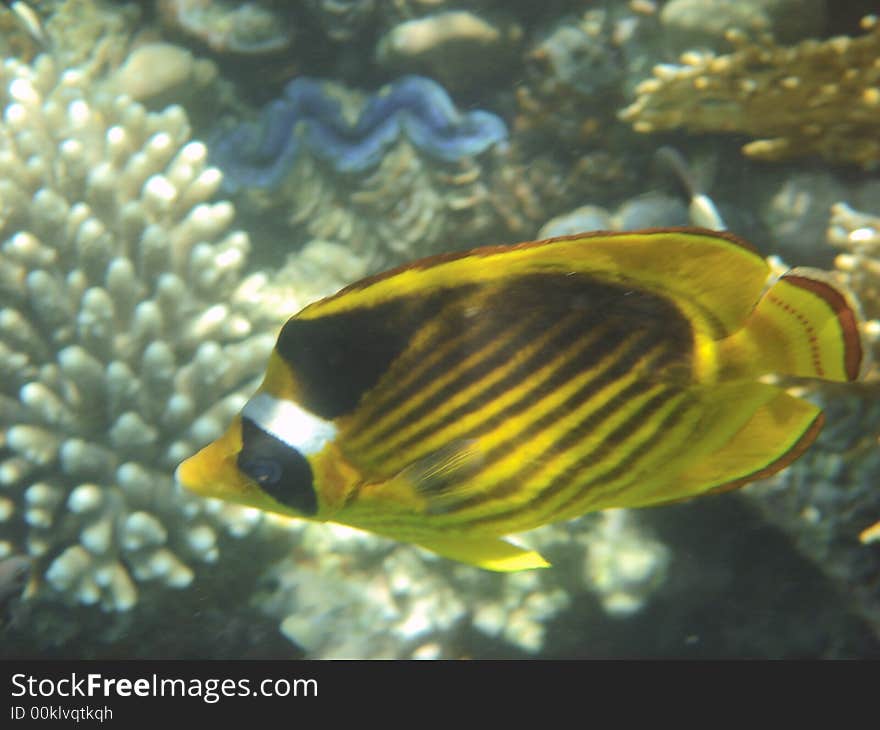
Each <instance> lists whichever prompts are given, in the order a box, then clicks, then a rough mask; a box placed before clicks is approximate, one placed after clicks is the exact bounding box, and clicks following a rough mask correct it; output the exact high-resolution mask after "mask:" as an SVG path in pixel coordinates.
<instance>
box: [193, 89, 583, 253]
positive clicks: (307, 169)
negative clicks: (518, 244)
mask: <svg viewBox="0 0 880 730" xmlns="http://www.w3.org/2000/svg"><path fill="white" fill-rule="evenodd" d="M350 120H354V121H350ZM505 138H506V127H505V125H504V123H503V122H502V121H501V119H500V118H498V117H496V116H495V115H492V114H490V113H488V112H482V111H470V112H467V113H466V114H460V113H459V112H457V110H456V109H455V107H454V106H453V105H452V103H451V101H450V100H449V97H448V96H447V95H446V93H445V91H443V89H442V87H440V86H439V85H437V84H436V83H434V82H432V81H430V80H428V79H424V78H419V77H407V78H404V79H402V80H400V81H398V82H396V83H395V84H393V85H391V86H390V87H389V88H388V89H386V92H385V93H380V94H378V95H376V96H374V97H372V98H371V99H370V100H369V101H368V102H366V103H365V102H364V98H363V96H362V95H360V94H358V93H356V92H353V91H352V90H350V89H348V88H347V87H344V86H341V85H338V84H330V83H321V84H319V83H317V82H314V81H312V80H309V79H296V80H295V81H294V82H292V84H291V85H290V86H289V87H288V91H287V95H286V96H285V98H284V99H282V100H279V101H277V102H275V103H273V104H271V105H270V106H269V107H268V108H267V109H266V110H264V112H263V116H262V117H261V120H260V121H258V122H256V123H250V124H244V125H241V126H239V127H236V128H234V129H232V130H231V131H226V132H220V133H219V134H218V135H217V136H216V137H215V140H214V141H213V142H212V143H211V144H210V148H211V157H212V160H213V161H215V163H216V164H218V166H219V167H220V168H222V169H223V170H224V175H225V178H224V179H225V181H226V185H227V186H228V187H227V189H228V190H230V191H231V192H238V197H237V202H238V207H239V209H240V211H242V212H243V213H244V215H245V217H247V216H248V215H250V214H253V215H254V216H255V219H256V218H259V220H261V221H263V220H265V219H266V215H267V214H268V213H269V212H270V211H271V213H272V218H273V219H275V220H276V221H282V222H284V225H282V226H279V227H281V228H282V229H284V230H283V232H281V233H279V234H278V235H279V236H283V238H284V239H285V241H286V251H287V252H290V251H292V250H295V249H296V248H297V246H299V245H302V244H304V243H305V242H307V241H309V240H312V239H322V240H329V241H336V242H339V243H342V244H345V245H346V246H348V247H349V248H350V249H351V250H352V251H353V252H354V253H355V254H356V255H357V256H359V257H361V258H363V259H365V260H367V261H368V263H369V269H370V270H375V269H376V268H377V267H379V266H381V265H383V264H388V263H392V262H396V261H400V260H402V259H405V258H412V257H415V256H418V255H424V254H427V253H431V252H435V251H437V250H440V249H441V248H450V247H454V246H455V241H456V237H455V236H456V232H461V233H462V234H464V232H467V238H468V239H469V240H466V241H465V242H464V243H465V244H469V245H473V244H474V238H475V237H476V236H479V235H480V234H481V232H484V231H487V230H489V229H490V227H491V226H493V225H495V226H497V225H498V219H499V217H505V218H506V219H509V220H511V221H514V220H515V221H516V222H515V223H514V225H518V224H519V221H520V219H521V218H522V214H523V211H524V210H525V211H531V214H532V215H533V216H534V218H533V220H532V221H531V222H530V223H529V224H528V225H527V229H528V230H527V233H528V234H529V235H530V234H532V233H533V232H534V228H535V227H536V226H535V223H534V221H539V220H540V219H541V218H542V217H543V215H544V213H543V211H541V206H539V205H529V204H528V203H526V204H523V203H522V202H514V201H511V204H510V205H508V206H507V208H509V209H510V211H509V214H507V215H504V216H502V215H501V214H499V213H498V210H497V209H498V207H499V206H497V205H496V204H495V196H494V191H495V190H506V189H509V188H514V187H517V186H520V187H521V186H522V184H523V181H522V176H518V175H517V173H515V172H514V171H513V169H512V168H511V167H510V166H508V164H507V163H509V162H510V159H509V158H508V157H507V156H506V152H505V144H504V141H505ZM496 162H497V164H496ZM496 171H497V182H496V174H495V173H496ZM511 176H513V179H511ZM548 187H549V185H548ZM560 190H564V189H560ZM555 194H556V195H559V192H558V191H557V192H555ZM569 194H570V193H569ZM500 205H501V206H502V207H503V206H504V204H503V203H502V204H500ZM276 214H277V215H276ZM520 230H522V229H519V230H518V231H517V232H520ZM496 241H497V237H496Z"/></svg>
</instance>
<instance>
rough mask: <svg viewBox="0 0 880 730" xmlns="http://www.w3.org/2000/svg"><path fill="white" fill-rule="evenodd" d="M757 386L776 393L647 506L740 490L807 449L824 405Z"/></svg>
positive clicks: (819, 421) (819, 427) (815, 433)
mask: <svg viewBox="0 0 880 730" xmlns="http://www.w3.org/2000/svg"><path fill="white" fill-rule="evenodd" d="M751 388H755V389H758V388H766V389H771V390H773V391H776V392H775V394H773V395H772V397H770V398H769V399H768V400H767V401H766V402H765V403H764V404H763V405H761V406H760V407H758V408H757V409H756V410H755V411H754V413H753V414H752V415H751V417H750V418H749V419H748V420H747V421H746V422H745V423H744V424H743V425H742V426H741V427H740V428H739V429H737V430H736V431H735V432H734V433H733V434H732V435H731V436H730V437H729V438H726V439H725V440H724V442H723V443H722V444H721V445H720V446H718V447H716V448H714V449H713V450H711V451H710V452H709V453H707V454H706V455H705V456H703V457H702V458H701V459H698V460H697V461H696V462H695V463H693V464H692V465H690V466H689V467H687V468H686V469H684V471H682V472H681V473H679V474H678V475H677V476H676V478H675V488H674V490H671V489H669V488H668V486H667V488H665V489H663V491H662V492H659V491H658V492H657V493H656V497H657V499H655V500H653V501H645V502H644V503H643V505H644V506H647V505H653V504H661V503H666V502H676V501H681V500H684V499H689V498H691V497H696V496H698V495H701V494H708V493H713V492H725V491H729V490H732V489H736V488H738V487H741V486H743V485H744V484H748V483H749V482H753V481H755V480H757V479H763V478H765V477H769V476H771V475H773V474H775V473H776V472H778V471H780V470H781V469H783V468H785V467H786V466H788V465H789V464H791V463H792V462H793V461H795V459H797V458H798V457H800V456H801V454H803V453H804V451H806V449H807V448H808V447H809V446H810V444H812V443H813V441H814V440H815V439H816V436H818V434H819V431H820V430H821V428H822V424H823V423H824V415H823V413H822V411H821V409H820V408H819V407H818V406H816V405H814V404H812V403H810V402H809V401H806V400H803V399H801V398H796V397H794V396H792V395H789V394H788V393H786V392H785V391H784V390H782V389H780V388H776V387H774V386H770V385H765V384H760V383H755V384H751ZM664 494H665V495H666V497H667V498H664Z"/></svg>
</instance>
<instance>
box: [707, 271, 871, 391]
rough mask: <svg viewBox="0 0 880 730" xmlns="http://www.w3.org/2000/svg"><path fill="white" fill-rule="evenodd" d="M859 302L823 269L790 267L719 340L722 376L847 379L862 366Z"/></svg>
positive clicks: (724, 377)
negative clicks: (735, 329)
mask: <svg viewBox="0 0 880 730" xmlns="http://www.w3.org/2000/svg"><path fill="white" fill-rule="evenodd" d="M858 322H859V314H858V305H857V304H856V302H855V301H854V300H853V298H852V297H851V296H850V295H849V294H848V293H847V292H846V291H845V290H844V289H843V288H842V287H841V286H840V285H839V284H837V283H835V282H834V281H833V280H832V279H831V277H830V276H829V275H828V274H826V273H825V272H822V271H819V270H815V269H807V268H797V269H792V270H790V271H789V272H787V273H786V274H784V275H783V276H781V277H780V278H779V279H777V280H776V281H775V282H774V283H773V284H772V286H770V287H769V288H768V289H767V290H766V291H765V292H764V294H763V296H762V297H761V299H760V300H759V301H758V304H757V305H756V307H755V309H754V310H753V311H752V313H751V314H750V315H749V317H748V318H747V319H746V322H745V325H744V327H743V328H742V329H741V330H740V331H739V332H736V333H735V334H733V335H731V336H730V337H727V338H725V339H724V340H722V341H721V342H720V343H719V365H720V367H721V378H722V379H737V378H743V377H758V376H761V375H766V374H771V373H772V374H776V375H782V376H793V377H800V378H819V379H821V380H828V381H833V382H848V381H852V380H855V379H856V378H858V376H859V374H860V373H861V372H862V370H863V368H864V363H863V360H864V352H865V349H864V347H863V345H862V340H861V334H860V332H859V327H858Z"/></svg>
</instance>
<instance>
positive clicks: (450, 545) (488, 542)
mask: <svg viewBox="0 0 880 730" xmlns="http://www.w3.org/2000/svg"><path fill="white" fill-rule="evenodd" d="M418 544H419V545H420V546H421V547H423V548H425V549H426V550H430V551H431V552H432V553H437V554H438V555H441V556H443V557H444V558H450V559H451V560H457V561H458V562H460V563H467V564H468V565H476V566H477V567H478V568H484V569H485V570H494V571H498V572H502V573H512V572H516V571H519V570H532V569H534V568H548V567H550V563H548V562H547V561H546V560H544V558H542V557H541V556H540V555H539V554H538V553H537V552H535V551H534V550H526V549H524V548H520V547H517V546H516V545H512V544H511V543H509V542H507V540H502V539H500V538H497V537H459V536H449V537H437V538H431V539H429V540H419V541H418Z"/></svg>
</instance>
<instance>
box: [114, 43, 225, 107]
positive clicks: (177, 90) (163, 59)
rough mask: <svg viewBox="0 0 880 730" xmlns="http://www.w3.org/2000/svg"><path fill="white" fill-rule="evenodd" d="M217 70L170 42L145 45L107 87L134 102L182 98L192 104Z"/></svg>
mask: <svg viewBox="0 0 880 730" xmlns="http://www.w3.org/2000/svg"><path fill="white" fill-rule="evenodd" d="M216 75H217V67H216V66H215V65H214V64H213V63H212V62H211V61H209V60H207V59H204V58H196V57H195V56H193V54H192V53H191V52H190V51H188V50H186V49H185V48H181V47H180V46H175V45H173V44H171V43H144V44H143V45H139V46H137V47H136V48H134V49H132V51H131V53H129V54H128V56H127V57H126V58H125V61H124V62H123V63H122V65H121V66H120V67H119V68H118V69H116V70H115V71H114V72H113V73H112V74H111V75H110V77H109V79H108V80H107V81H106V85H107V87H108V88H109V89H110V90H111V91H115V92H116V93H118V94H126V95H127V96H130V97H131V98H132V99H135V100H136V101H148V100H149V101H151V102H156V101H157V100H159V101H160V102H161V100H162V99H165V98H169V97H175V96H182V97H186V98H187V101H189V102H190V103H191V102H192V100H193V98H194V97H196V96H197V95H198V92H199V91H200V90H201V89H203V88H204V87H205V86H207V85H208V84H209V83H211V82H212V81H213V80H214V79H215V77H216Z"/></svg>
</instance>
